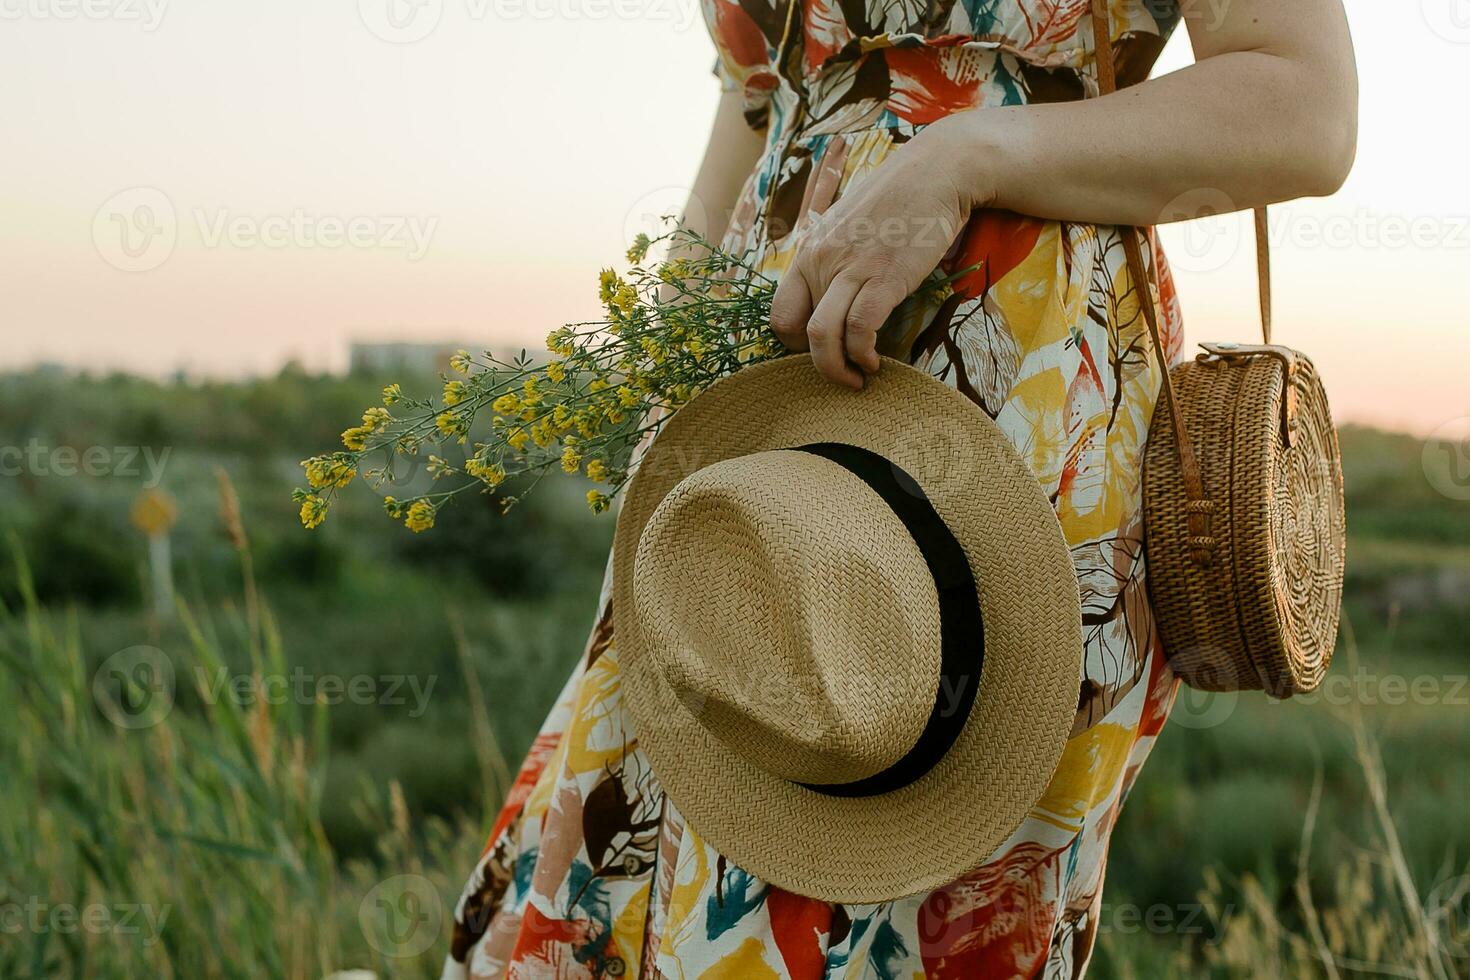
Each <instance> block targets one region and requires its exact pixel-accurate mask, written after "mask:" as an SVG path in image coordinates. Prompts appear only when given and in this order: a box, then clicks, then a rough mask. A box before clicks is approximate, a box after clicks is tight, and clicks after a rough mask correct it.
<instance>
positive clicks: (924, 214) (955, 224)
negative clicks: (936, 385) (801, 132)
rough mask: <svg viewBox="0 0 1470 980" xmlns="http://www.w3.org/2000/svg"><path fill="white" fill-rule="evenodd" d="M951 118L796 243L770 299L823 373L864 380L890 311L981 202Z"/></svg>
mask: <svg viewBox="0 0 1470 980" xmlns="http://www.w3.org/2000/svg"><path fill="white" fill-rule="evenodd" d="M943 123H944V120H940V121H939V122H936V123H934V124H933V125H931V126H929V127H928V128H926V129H924V130H923V131H922V132H920V133H919V134H918V135H917V136H915V137H914V138H913V139H912V140H910V141H909V142H908V143H906V144H904V145H903V146H901V147H899V148H898V149H897V150H895V151H894V152H893V154H892V155H891V156H889V157H888V159H887V160H885V161H884V162H883V164H882V165H881V166H880V167H878V168H877V169H876V170H875V171H874V172H873V173H872V174H871V175H870V176H869V177H868V178H867V179H865V180H862V181H860V182H858V183H855V184H853V185H852V187H851V188H850V189H849V190H848V191H847V192H846V193H844V194H843V195H842V196H841V197H840V198H839V199H838V200H837V203H836V204H834V205H833V206H832V207H831V208H830V209H828V211H827V212H826V213H825V214H823V215H822V216H821V218H820V219H819V220H818V221H817V222H816V223H815V224H814V225H813V227H812V228H811V230H810V231H809V232H808V233H807V237H806V238H805V240H803V241H802V242H801V244H800V245H799V246H798V247H797V250H796V257H795V259H794V260H793V261H792V265H791V268H789V269H787V270H786V274H785V276H783V277H782V279H781V282H780V285H778V286H777V287H776V294H775V296H774V297H773V298H772V300H771V329H772V330H773V331H774V332H775V334H776V336H777V337H778V338H780V340H781V342H782V343H783V344H785V345H786V347H787V348H788V349H789V350H793V351H804V350H810V351H811V352H812V360H813V362H815V364H816V366H817V370H818V371H820V372H821V373H822V375H823V376H825V377H826V378H828V379H829V380H831V381H835V382H837V383H838V384H843V385H847V386H848V387H850V388H861V387H862V386H863V377H864V375H865V374H873V373H874V372H876V371H877V370H878V363H879V360H878V351H877V337H878V329H879V328H880V327H882V326H883V324H884V322H885V321H886V320H887V319H888V316H889V314H890V313H892V312H893V310H894V308H895V307H897V306H898V304H899V303H901V302H903V300H904V299H905V298H906V297H907V296H908V295H909V294H910V293H912V292H913V291H914V290H915V289H917V288H918V287H919V285H920V284H921V283H922V282H923V281H924V279H925V278H927V277H928V275H929V274H930V273H931V272H933V271H934V268H935V267H936V266H937V265H939V260H940V259H942V258H943V257H944V253H945V252H946V251H948V250H949V247H950V245H951V244H953V242H954V240H955V236H956V235H958V234H959V232H960V229H961V228H963V227H964V225H965V221H966V220H967V219H968V218H969V216H970V212H971V211H972V210H973V209H974V208H976V207H983V206H984V205H985V203H987V202H984V201H977V200H976V199H975V197H976V195H975V193H974V192H973V191H969V192H966V191H964V190H962V188H964V187H966V186H967V185H973V184H974V183H975V179H974V174H973V173H966V174H961V173H960V172H959V170H958V169H957V166H956V164H957V162H958V161H961V160H964V159H965V158H966V154H964V153H963V152H961V149H960V148H959V147H957V146H955V145H954V143H953V142H952V140H951V139H949V138H948V137H947V136H946V134H947V133H948V132H949V130H950V127H948V126H945V125H942V124H943Z"/></svg>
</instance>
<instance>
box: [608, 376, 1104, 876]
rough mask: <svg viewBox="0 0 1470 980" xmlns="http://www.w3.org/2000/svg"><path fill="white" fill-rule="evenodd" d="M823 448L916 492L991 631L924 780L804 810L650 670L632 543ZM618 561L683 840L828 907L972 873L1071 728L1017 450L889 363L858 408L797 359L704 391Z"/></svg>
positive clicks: (643, 477) (656, 463)
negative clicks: (695, 487)
mask: <svg viewBox="0 0 1470 980" xmlns="http://www.w3.org/2000/svg"><path fill="white" fill-rule="evenodd" d="M818 442H840V443H849V444H852V445H856V446H861V447H862V448H864V449H867V450H870V451H871V452H874V453H877V454H878V455H880V456H883V457H885V458H887V459H889V460H891V461H892V462H893V463H894V464H896V465H897V466H899V467H901V468H902V469H903V470H904V471H905V472H906V473H908V474H909V475H910V476H911V477H913V478H914V480H915V481H917V483H918V484H919V486H920V487H921V488H922V489H923V491H924V493H925V494H926V495H927V496H928V498H929V500H930V502H931V503H932V504H933V506H934V509H935V510H936V511H937V512H938V513H939V515H940V517H941V518H943V519H944V521H945V523H946V524H947V525H948V526H949V528H950V530H951V531H952V532H953V534H954V535H955V537H956V538H957V539H958V540H959V542H960V544H961V545H962V546H963V547H964V550H965V554H966V556H967V557H968V559H969V561H970V565H971V568H972V570H973V572H974V575H975V581H976V586H977V590H978V592H979V600H980V608H981V613H982V616H983V618H984V623H985V650H984V654H985V659H984V667H983V671H982V675H981V681H980V689H979V692H978V695H977V696H976V698H975V702H974V705H973V707H972V708H971V711H970V717H969V720H968V722H967V724H966V725H965V727H964V729H963V731H962V733H961V734H960V736H959V738H958V739H957V740H956V742H955V744H954V745H953V747H952V748H951V749H950V751H949V752H948V754H946V756H945V757H944V758H943V759H942V760H941V761H940V762H939V764H938V765H936V766H935V767H934V768H933V769H932V770H930V771H929V772H928V773H927V774H925V775H924V776H922V777H920V778H919V779H918V780H917V781H915V782H913V783H911V784H910V785H908V786H906V787H904V788H902V789H899V790H896V791H894V792H891V793H886V794H883V795H880V796H870V797H857V798H844V797H838V796H830V795H827V794H823V793H818V792H815V791H813V790H810V789H807V788H805V787H803V786H801V785H799V784H797V783H794V782H790V781H787V780H785V779H783V778H781V777H779V776H776V775H774V774H772V773H769V772H766V771H764V770H762V769H760V768H758V767H757V766H755V765H753V764H752V763H751V762H750V761H748V760H747V759H745V758H743V757H742V756H740V755H738V754H737V753H735V752H734V751H732V750H731V749H730V748H729V747H727V746H726V745H725V743H724V742H722V741H720V740H719V739H718V738H716V737H715V736H713V735H712V734H710V732H709V731H708V730H707V729H706V728H705V727H704V726H702V725H701V724H700V722H699V720H698V719H697V718H696V717H695V716H694V715H693V714H691V713H690V711H689V710H688V708H686V707H685V706H684V705H683V704H682V703H681V702H680V700H679V698H678V697H677V696H676V695H675V693H674V691H673V690H672V688H671V687H670V686H669V684H668V683H667V681H666V680H665V679H664V677H663V675H662V672H661V671H660V670H659V669H658V666H657V664H656V663H655V662H654V659H653V657H651V656H650V654H649V645H648V643H647V641H646V639H645V637H644V634H643V624H642V623H641V622H640V619H639V615H638V611H637V607H636V604H635V603H634V601H633V584H632V583H633V575H634V562H635V557H636V555H637V551H638V541H639V538H640V536H641V535H642V533H643V528H644V526H645V525H646V524H647V522H648V519H649V517H650V516H651V515H652V514H653V512H654V510H655V508H657V506H658V504H659V502H660V501H661V500H663V498H664V497H665V495H667V494H668V492H669V491H670V490H672V489H673V488H674V486H676V485H677V484H678V483H679V481H680V480H682V479H683V478H684V477H686V476H688V475H690V474H691V473H694V472H696V471H697V470H699V469H702V468H703V467H705V466H708V465H710V464H712V463H715V462H718V461H720V460H725V459H732V458H736V457H740V456H745V455H748V454H750V453H756V452H762V451H765V450H770V449H785V448H790V447H795V446H803V445H807V444H811V443H818ZM822 506H830V504H822V505H817V506H814V507H813V513H812V518H813V520H820V519H821V507H822ZM836 506H840V502H837V503H836ZM613 547H614V554H613V587H612V602H613V623H614V631H615V636H616V641H615V642H616V649H617V653H616V656H617V658H618V664H619V667H620V671H621V674H622V678H623V680H622V684H623V696H622V700H623V703H624V705H625V706H626V708H627V711H628V714H629V715H630V717H631V718H632V721H633V725H634V728H635V732H636V734H637V738H638V745H639V747H640V748H641V749H642V750H643V752H644V754H645V755H646V756H647V757H648V760H649V763H650V764H651V766H652V768H653V771H654V774H655V775H656V776H657V778H658V780H659V782H660V784H661V785H662V786H663V789H664V791H665V792H666V793H667V794H668V797H669V799H670V800H672V802H673V803H674V805H675V806H676V807H677V808H678V810H679V812H680V813H681V814H683V815H684V817H685V819H686V820H687V821H688V823H689V825H690V826H691V827H692V828H693V829H694V831H695V832H696V833H697V834H699V835H700V836H701V837H703V838H704V839H705V840H706V841H708V842H709V843H710V844H711V845H712V846H713V847H714V848H715V849H716V850H718V851H719V852H720V853H721V854H723V855H725V857H727V858H728V859H729V860H730V861H732V862H734V863H735V864H736V865H738V866H739V867H741V868H743V869H744V870H746V871H748V872H750V873H751V874H753V875H756V876H757V877H759V878H762V879H764V880H766V881H769V882H771V883H772V884H775V885H777V886H779V887H781V888H784V889H787V890H788V891H793V892H796V893H798V894H802V895H807V896H811V897H814V898H819V899H822V900H825V901H831V902H844V903H866V902H878V901H886V900H890V899H894V898H899V897H902V896H905V895H911V894H916V893H919V892H924V891H928V890H931V889H934V888H938V887H941V886H943V885H945V884H947V883H949V882H951V881H954V880H955V879H957V878H960V877H962V876H963V875H964V874H965V873H966V872H968V871H970V870H972V869H973V868H975V867H977V866H978V865H979V864H981V863H982V862H983V861H984V860H985V859H986V858H987V857H989V856H990V855H991V854H992V853H993V852H994V851H995V849H996V848H997V847H999V846H1000V845H1001V844H1002V843H1003V842H1004V841H1005V840H1006V838H1007V837H1009V836H1010V835H1011V834H1012V833H1013V832H1014V831H1015V830H1016V828H1017V827H1018V826H1019V825H1020V824H1021V822H1022V821H1023V820H1024V819H1025V818H1026V815H1027V813H1028V812H1029V811H1030V809H1031V807H1032V806H1033V805H1034V804H1035V803H1036V801H1037V800H1038V799H1039V798H1040V797H1041V796H1042V794H1043V792H1044V791H1045V789H1046V786H1047V784H1048V782H1049V781H1050V779H1051V777H1052V774H1053V772H1054V771H1055V769H1056V767H1057V763H1058V761H1059V760H1060V758H1061V754H1062V749H1063V746H1064V745H1065V743H1066V739H1067V736H1068V734H1069V732H1070V730H1071V727H1072V721H1073V716H1074V713H1075V711H1076V708H1077V698H1078V684H1079V679H1080V676H1081V670H1082V618H1081V602H1080V599H1079V596H1078V586H1077V576H1076V571H1075V569H1074V566H1073V563H1072V560H1071V557H1070V555H1069V552H1068V548H1067V544H1066V541H1065V539H1064V537H1063V535H1062V530H1061V526H1060V524H1059V523H1058V521H1057V517H1056V513H1055V511H1054V510H1053V509H1052V507H1051V504H1050V503H1049V502H1048V501H1047V499H1046V495H1045V494H1044V493H1043V491H1042V489H1041V487H1040V485H1039V484H1038V483H1037V481H1036V478H1035V476H1034V475H1033V474H1032V473H1031V471H1030V470H1029V469H1028V468H1027V466H1026V464H1025V462H1024V461H1023V460H1022V459H1021V457H1020V455H1019V454H1018V453H1017V452H1016V450H1015V447H1013V446H1012V445H1011V443H1010V441H1009V440H1008V439H1007V438H1006V437H1005V435H1004V434H1003V433H1002V432H1001V431H1000V429H999V427H998V426H996V424H995V422H994V421H993V420H992V419H991V418H990V417H989V416H987V415H986V414H985V413H984V412H983V411H982V410H981V409H980V408H979V407H978V406H976V405H975V404H974V403H973V402H971V401H969V400H968V399H967V398H965V396H964V395H962V394H960V393H959V392H957V391H955V390H953V389H951V388H949V387H947V386H946V385H944V384H943V383H942V382H940V381H938V380H936V379H934V378H932V377H930V376H928V375H926V374H924V373H922V372H920V371H918V370H916V369H914V368H912V367H910V366H908V365H906V364H903V363H901V362H899V361H894V360H891V359H886V358H885V359H884V361H883V365H882V368H881V370H880V371H879V372H878V374H876V375H874V376H873V377H870V378H869V379H868V381H867V385H866V387H865V389H864V390H863V391H861V392H857V391H852V390H850V389H847V388H843V387H839V386H837V385H834V384H832V383H831V382H828V381H827V380H825V379H823V378H822V377H821V376H820V375H819V374H818V373H817V371H816V369H815V367H814V366H813V365H812V363H811V359H810V357H808V356H804V355H803V356H793V357H785V358H781V359H778V360H775V361H770V362H766V363H763V364H758V365H754V366H752V367H749V368H746V369H744V370H742V371H740V372H738V373H737V374H735V375H733V376H731V377H729V378H726V379H724V380H722V381H720V382H718V383H717V384H714V385H712V386H711V387H710V388H709V389H707V390H706V391H705V392H703V393H702V394H700V395H699V396H698V397H696V398H695V399H693V400H692V401H690V402H689V404H687V405H685V406H684V407H683V408H681V409H679V411H678V412H676V413H675V414H674V415H673V416H672V417H671V418H670V419H669V420H668V421H667V422H665V424H664V426H663V428H662V430H661V431H660V433H659V435H658V437H657V438H656V439H655V440H654V442H653V444H652V445H651V446H650V447H649V449H648V451H647V453H645V455H644V456H643V458H642V460H641V461H640V463H639V467H638V470H637V472H636V474H635V475H634V477H633V479H632V481H631V482H630V484H629V486H628V488H627V491H626V497H625V499H624V502H623V507H622V511H621V513H620V514H619V517H618V526H617V531H616V536H615V540H614V546H613Z"/></svg>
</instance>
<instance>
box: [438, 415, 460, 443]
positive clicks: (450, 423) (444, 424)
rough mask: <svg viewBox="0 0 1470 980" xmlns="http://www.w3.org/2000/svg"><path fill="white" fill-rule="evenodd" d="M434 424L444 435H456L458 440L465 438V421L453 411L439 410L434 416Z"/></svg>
mask: <svg viewBox="0 0 1470 980" xmlns="http://www.w3.org/2000/svg"><path fill="white" fill-rule="evenodd" d="M434 426H435V428H437V429H438V430H439V432H440V433H441V434H443V435H444V436H458V437H459V441H460V442H464V440H465V434H466V432H467V426H466V423H465V421H464V420H463V419H461V418H460V417H459V416H457V415H455V414H454V413H453V412H440V413H439V414H438V415H436V416H434Z"/></svg>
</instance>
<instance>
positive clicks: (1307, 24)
mask: <svg viewBox="0 0 1470 980" xmlns="http://www.w3.org/2000/svg"><path fill="white" fill-rule="evenodd" d="M1185 23H1186V24H1188V26H1189V31H1190V38H1191V40H1192V41H1193V43H1194V50H1195V56H1196V57H1197V58H1198V59H1199V60H1198V63H1196V64H1194V65H1191V66H1189V67H1188V68H1185V69H1183V70H1181V71H1176V72H1171V73H1170V74H1167V75H1163V76H1161V77H1159V78H1155V79H1151V80H1149V81H1146V82H1142V83H1140V84H1138V85H1135V86H1131V87H1129V88H1127V89H1125V90H1123V91H1121V92H1117V93H1115V94H1113V95H1108V96H1105V97H1103V98H1099V99H1086V100H1083V101H1078V102H1058V103H1046V104H1034V105H1013V106H995V107H987V108H979V109H972V110H968V111H964V112H956V113H953V114H951V115H948V116H945V117H944V118H942V119H940V120H938V121H936V122H934V123H932V124H931V125H929V126H928V127H926V128H925V129H923V130H922V131H921V132H920V133H919V135H917V136H915V137H914V138H913V139H912V140H910V141H909V142H908V143H907V144H905V145H904V146H902V147H900V148H899V149H898V150H896V151H895V152H894V153H893V155H892V156H890V157H889V158H888V160H886V161H885V162H884V163H883V165H882V166H881V167H879V168H878V169H877V170H876V171H874V172H873V174H872V175H871V176H869V177H868V178H867V179H866V180H864V181H862V182H861V183H858V184H855V185H854V186H853V187H852V188H851V189H850V190H849V191H848V192H847V193H845V194H844V195H842V196H841V197H839V198H838V200H837V203H836V204H834V205H833V206H832V208H831V209H830V210H829V211H828V212H827V213H826V214H824V215H823V216H822V218H821V220H820V221H818V222H817V224H816V226H815V227H814V228H813V229H812V232H811V234H810V236H809V237H808V239H807V240H806V241H804V242H802V243H800V245H799V246H798V248H797V253H796V258H795V259H794V260H793V264H792V267H791V268H790V269H788V270H787V273H786V276H785V278H783V279H782V281H781V284H780V286H779V287H778V288H777V289H776V295H775V298H774V299H773V301H772V305H771V326H772V328H773V329H774V330H775V332H776V336H778V337H780V338H781V340H782V342H784V343H785V344H786V346H787V347H789V348H791V349H792V350H806V349H808V348H810V349H811V352H812V358H813V359H814V360H815V361H816V363H817V367H818V369H819V370H820V371H821V372H822V374H824V375H826V376H827V377H828V378H831V379H832V380H833V381H837V382H839V383H841V384H845V385H849V386H851V387H854V388H856V387H861V385H862V379H863V375H862V373H861V372H868V373H871V372H873V371H875V370H877V368H878V355H877V352H876V349H875V345H876V339H877V333H878V329H879V327H881V326H882V325H883V322H884V321H885V320H886V319H887V318H888V315H889V314H890V313H892V312H893V309H894V307H896V306H897V305H898V304H899V303H900V302H902V301H903V300H904V299H905V298H906V297H907V296H908V294H909V293H910V292H912V291H913V290H914V289H915V288H917V287H918V286H919V284H920V283H921V282H922V281H923V280H924V278H925V277H926V276H927V275H928V274H929V273H930V272H931V271H932V270H933V269H934V267H935V266H936V265H938V264H939V260H940V259H941V258H942V257H943V255H944V253H945V251H946V250H948V248H949V246H950V244H951V242H952V241H953V240H954V238H955V236H956V235H957V234H958V233H959V231H960V229H961V228H962V227H963V226H964V222H965V220H966V219H967V218H968V217H969V215H970V212H971V211H972V210H975V209H979V208H987V207H995V208H1005V209H1007V210H1010V211H1015V212H1017V213H1019V214H1025V215H1030V216H1032V217H1037V218H1051V219H1056V220H1060V221H1071V222H1090V223H1093V224H1099V225H1115V224H1121V225H1152V224H1159V223H1162V222H1167V221H1181V220H1185V219H1189V218H1199V217H1203V216H1205V215H1207V214H1220V213H1224V212H1229V211H1237V210H1245V209H1247V208H1254V207H1260V206H1262V205H1265V204H1273V203H1275V202H1277V201H1284V200H1289V199H1291V198H1297V197H1309V196H1317V195H1327V194H1331V193H1333V192H1334V191H1336V190H1337V188H1338V187H1340V186H1342V182H1343V181H1344V180H1345V179H1346V177H1347V174H1348V171H1349V170H1350V169H1351V167H1352V162H1353V154H1354V152H1355V150H1356V145H1357V100H1358V80H1357V70H1356V66H1355V65H1354V63H1353V46H1352V40H1351V38H1350V37H1349V35H1348V25H1347V17H1346V15H1345V14H1344V12H1343V8H1342V0H1294V2H1292V3H1281V2H1279V0H1230V2H1229V3H1227V4H1224V5H1223V6H1222V7H1221V9H1220V10H1219V11H1218V16H1212V17H1207V18H1206V17H1192V18H1191V17H1186V18H1185Z"/></svg>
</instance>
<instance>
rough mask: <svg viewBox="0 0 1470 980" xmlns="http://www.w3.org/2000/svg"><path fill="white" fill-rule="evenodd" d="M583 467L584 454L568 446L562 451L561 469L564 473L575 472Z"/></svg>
mask: <svg viewBox="0 0 1470 980" xmlns="http://www.w3.org/2000/svg"><path fill="white" fill-rule="evenodd" d="M581 468H582V454H581V453H579V452H577V450H576V449H575V448H574V447H572V446H568V447H566V448H565V449H563V450H562V451H561V471H562V472H563V473H575V472H577V470H579V469H581Z"/></svg>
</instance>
